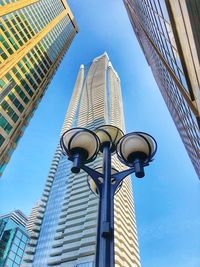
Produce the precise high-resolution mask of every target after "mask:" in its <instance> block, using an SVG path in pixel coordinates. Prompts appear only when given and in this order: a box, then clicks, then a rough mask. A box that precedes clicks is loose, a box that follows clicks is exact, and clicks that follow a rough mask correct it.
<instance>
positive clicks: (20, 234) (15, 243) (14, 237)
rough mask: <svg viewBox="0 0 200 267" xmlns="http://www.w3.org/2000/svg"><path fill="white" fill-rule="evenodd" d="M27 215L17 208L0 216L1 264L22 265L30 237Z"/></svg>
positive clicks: (17, 266) (3, 265)
mask: <svg viewBox="0 0 200 267" xmlns="http://www.w3.org/2000/svg"><path fill="white" fill-rule="evenodd" d="M26 223H27V218H26V216H25V215H24V214H23V213H22V212H21V211H20V210H15V211H13V212H11V213H9V214H5V215H1V216H0V266H1V267H5V266H6V267H7V266H8V267H9V266H16V267H19V266H21V261H22V258H23V255H24V251H25V248H26V244H27V242H28V239H29V234H28V231H27V230H26V228H25V226H26Z"/></svg>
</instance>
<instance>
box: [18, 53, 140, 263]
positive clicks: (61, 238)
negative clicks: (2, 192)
mask: <svg viewBox="0 0 200 267" xmlns="http://www.w3.org/2000/svg"><path fill="white" fill-rule="evenodd" d="M104 124H112V125H115V126H117V127H119V128H121V129H122V130H124V117H123V105H122V97H121V87H120V79H119V77H118V75H117V73H116V71H115V70H114V68H113V66H112V64H111V62H110V60H109V58H108V56H107V54H106V53H105V54H103V55H101V56H100V57H97V58H95V59H94V60H93V62H92V63H91V64H90V65H89V66H88V67H84V66H83V65H81V67H80V70H79V73H78V76H77V80H76V84H75V87H74V91H73V95H72V99H71V102H70V104H69V107H68V111H67V114H66V118H65V121H64V124H63V128H62V131H61V134H62V133H63V132H64V131H66V130H68V129H70V128H72V127H76V126H80V127H87V128H89V129H91V130H94V129H95V128H96V127H98V126H101V125H104ZM101 162H102V156H101V155H100V154H99V155H98V157H97V159H96V160H95V161H94V163H90V164H91V166H92V167H94V168H96V167H99V166H101ZM112 165H113V167H115V168H116V169H118V170H122V169H123V167H122V165H121V164H120V162H119V161H118V160H117V158H114V159H113V162H112ZM70 166H71V163H70V162H69V161H68V160H67V158H66V157H65V156H63V155H62V153H61V149H60V146H59V145H58V147H57V150H56V152H55V156H54V159H53V162H52V165H51V169H50V173H49V176H48V179H47V182H46V186H45V189H44V193H43V196H42V199H41V201H42V202H41V207H40V208H39V211H38V215H37V219H36V220H35V226H34V227H33V231H34V233H33V235H32V236H31V240H30V242H29V247H28V249H27V254H26V256H25V258H24V265H23V266H27V267H28V266H33V267H44V266H63V267H64V266H65V267H94V258H95V248H96V232H97V214H98V198H97V197H96V196H95V195H94V194H93V193H92V192H91V191H90V190H89V188H88V184H87V174H85V173H84V172H82V171H81V172H80V173H79V174H78V175H74V174H73V173H71V171H70ZM115 266H116V267H124V266H127V267H133V266H134V267H139V266H140V258H139V250H138V241H137V231H136V220H135V213H134V204H133V192H132V183H131V179H130V177H128V178H126V180H125V181H124V183H123V186H122V188H121V190H120V191H119V192H118V193H117V194H116V196H115Z"/></svg>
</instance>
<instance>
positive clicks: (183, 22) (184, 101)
mask: <svg viewBox="0 0 200 267" xmlns="http://www.w3.org/2000/svg"><path fill="white" fill-rule="evenodd" d="M197 2H198V1H195V0H194V1H189V0H181V1H179V0H153V1H149V0H144V1H139V0H124V4H125V6H126V9H127V12H128V15H129V18H130V21H131V24H132V27H133V29H134V31H135V34H136V36H137V38H138V41H139V43H140V45H141V48H142V50H143V52H144V54H145V57H146V59H147V62H148V64H149V65H150V67H151V69H152V72H153V75H154V77H155V79H156V82H157V84H158V87H159V88H160V91H161V94H162V96H163V98H164V100H165V102H166V105H167V107H168V109H169V111H170V113H171V115H172V118H173V120H174V123H175V125H176V127H177V129H178V131H179V134H180V136H181V138H182V141H183V143H184V145H185V148H186V150H187V152H188V155H189V157H190V159H191V161H192V163H193V166H194V168H195V170H196V172H197V175H198V176H199V177H200V135H199V127H200V78H199V77H200V68H199V62H200V61H199V59H200V56H199V55H200V46H199V44H200V38H199V30H198V25H199V16H200V7H199V4H198V3H197Z"/></svg>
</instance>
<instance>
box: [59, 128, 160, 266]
mask: <svg viewBox="0 0 200 267" xmlns="http://www.w3.org/2000/svg"><path fill="white" fill-rule="evenodd" d="M60 144H61V148H62V151H63V153H64V154H66V155H67V156H68V159H69V160H71V161H72V162H73V166H72V168H71V171H72V172H73V173H79V172H80V169H82V170H84V171H85V172H86V173H87V174H88V175H89V177H88V184H89V187H90V189H91V190H92V191H93V192H94V193H95V194H97V195H98V196H99V213H98V228H97V244H96V259H95V267H113V266H114V195H115V193H116V192H117V191H118V190H119V189H120V186H121V184H122V181H123V179H124V178H125V177H126V176H128V175H130V174H131V173H135V175H136V177H138V178H142V177H143V176H144V175H145V174H144V167H146V166H148V165H149V163H150V162H151V161H152V159H153V156H154V155H155V153H156V149H157V144H156V141H155V139H154V138H153V137H152V136H150V135H149V134H146V133H143V132H132V133H129V134H126V135H124V134H123V132H122V131H121V130H120V129H119V128H117V127H115V126H112V125H104V126H101V127H99V128H97V129H96V130H95V131H94V132H93V131H91V130H88V129H86V128H73V129H70V130H68V131H66V132H65V133H64V134H63V135H62V137H61V141H60ZM98 153H102V154H103V166H102V167H100V168H98V169H92V168H90V167H89V166H86V165H85V164H87V163H89V162H93V161H94V160H95V158H96V156H97V154H98ZM114 153H117V156H118V159H119V160H120V161H121V162H122V163H123V164H124V165H126V166H128V167H129V168H128V169H126V170H124V171H121V172H118V171H117V170H115V169H114V168H112V166H111V157H112V155H113V154H114Z"/></svg>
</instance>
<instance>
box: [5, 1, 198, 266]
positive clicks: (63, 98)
mask: <svg viewBox="0 0 200 267" xmlns="http://www.w3.org/2000/svg"><path fill="white" fill-rule="evenodd" d="M69 4H70V6H71V9H72V11H73V13H74V15H75V17H76V20H77V22H78V25H79V28H80V32H79V33H78V35H77V36H76V38H75V40H74V41H73V43H72V45H71V47H70V49H69V51H68V53H67V55H66V56H65V58H64V60H63V62H62V64H61V65H60V68H59V70H58V72H57V74H56V75H55V76H54V79H53V81H52V82H51V85H50V86H49V89H48V91H47V93H46V95H45V96H44V98H43V99H42V101H41V103H40V105H39V108H38V109H37V111H36V112H35V114H34V117H33V118H32V120H31V121H30V124H29V125H28V127H27V129H26V131H25V133H24V136H23V137H22V138H21V141H20V142H19V145H18V147H17V149H16V151H15V152H14V154H13V156H12V159H11V161H10V162H9V164H8V166H7V168H6V170H5V172H4V174H3V176H2V178H1V179H0V213H5V212H10V211H12V210H13V209H21V210H22V211H23V212H24V213H25V214H27V215H28V214H29V213H30V211H31V208H32V206H33V204H34V203H35V202H36V201H37V200H38V199H39V198H40V196H41V194H42V191H43V187H44V184H45V180H46V178H47V175H48V171H49V167H50V164H51V160H52V157H53V153H54V151H55V148H56V144H57V142H58V136H59V133H60V129H61V126H62V122H63V119H64V116H65V112H66V110H67V106H68V103H69V100H70V97H71V93H72V89H73V85H74V82H75V79H76V75H77V72H78V70H79V66H80V64H82V63H83V64H87V63H89V62H90V61H91V60H92V59H93V58H94V57H96V56H98V55H100V54H102V53H103V52H104V51H107V53H108V55H109V57H110V59H111V61H112V63H113V66H114V68H115V69H116V71H117V72H118V74H119V76H120V78H121V84H122V93H123V101H124V111H125V121H126V128H127V131H134V130H140V131H146V132H148V133H150V134H152V135H153V136H154V137H155V138H156V139H157V141H158V146H159V148H158V153H157V155H156V157H155V161H154V162H153V163H152V164H151V165H150V166H149V167H148V168H147V169H146V176H145V178H144V179H141V180H139V179H136V178H134V182H133V183H134V200H135V209H136V219H137V227H138V236H139V245H140V252H141V261H142V267H199V266H200V257H199V253H200V234H199V231H200V208H199V206H200V188H199V186H200V184H199V180H198V178H197V175H196V174H195V172H194V170H193V167H192V164H191V163H190V160H189V158H188V156H187V154H186V151H185V149H184V146H183V144H182V142H181V140H180V137H179V135H178V133H177V130H176V128H175V126H174V124H173V122H172V119H171V117H170V115H169V112H168V110H167V108H166V106H165V103H164V101H163V99H162V97H161V94H160V92H159V89H158V88H157V85H156V83H155V82H154V78H153V76H152V73H151V70H150V68H149V66H148V65H147V63H146V60H145V58H144V55H143V53H142V51H141V48H140V46H139V44H138V42H137V40H136V37H135V35H134V32H133V30H132V28H131V25H130V22H129V19H128V16H127V14H126V11H125V8H124V6H123V1H122V0H110V1H106V0H101V1H97V0H85V1H83V0H76V1H72V0H70V1H69Z"/></svg>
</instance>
